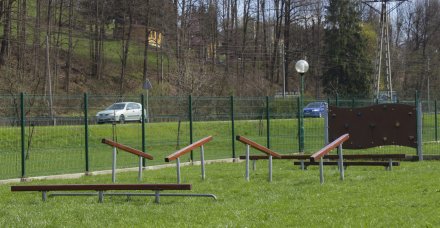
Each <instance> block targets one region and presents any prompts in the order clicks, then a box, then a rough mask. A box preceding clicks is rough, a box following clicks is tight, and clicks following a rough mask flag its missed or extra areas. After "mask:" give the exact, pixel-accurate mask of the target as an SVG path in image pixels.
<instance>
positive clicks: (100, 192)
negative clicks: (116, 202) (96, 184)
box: [98, 191, 104, 203]
mask: <svg viewBox="0 0 440 228" xmlns="http://www.w3.org/2000/svg"><path fill="white" fill-rule="evenodd" d="M98 202H99V203H102V202H104V191H98Z"/></svg>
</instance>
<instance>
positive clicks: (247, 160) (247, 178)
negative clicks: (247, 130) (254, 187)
mask: <svg viewBox="0 0 440 228" xmlns="http://www.w3.org/2000/svg"><path fill="white" fill-rule="evenodd" d="M245 178H246V180H247V181H249V145H247V144H246V177H245Z"/></svg>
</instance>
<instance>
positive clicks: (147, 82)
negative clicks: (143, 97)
mask: <svg viewBox="0 0 440 228" xmlns="http://www.w3.org/2000/svg"><path fill="white" fill-rule="evenodd" d="M152 88H153V86H152V85H151V82H150V80H148V79H145V82H144V84H143V85H142V89H144V90H146V91H147V111H146V118H147V123H149V119H150V116H149V115H148V91H149V90H150V89H152Z"/></svg>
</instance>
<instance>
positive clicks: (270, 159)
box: [269, 155, 272, 182]
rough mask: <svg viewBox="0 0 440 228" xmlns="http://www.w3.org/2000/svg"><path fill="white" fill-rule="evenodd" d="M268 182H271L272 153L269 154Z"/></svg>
mask: <svg viewBox="0 0 440 228" xmlns="http://www.w3.org/2000/svg"><path fill="white" fill-rule="evenodd" d="M269 182H272V155H269Z"/></svg>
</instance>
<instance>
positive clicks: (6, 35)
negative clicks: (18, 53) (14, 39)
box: [0, 0, 14, 66]
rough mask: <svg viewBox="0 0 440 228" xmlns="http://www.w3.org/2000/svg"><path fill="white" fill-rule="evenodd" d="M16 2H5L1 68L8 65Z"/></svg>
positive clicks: (8, 0)
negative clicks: (12, 11)
mask: <svg viewBox="0 0 440 228" xmlns="http://www.w3.org/2000/svg"><path fill="white" fill-rule="evenodd" d="M13 2H14V0H5V8H4V10H5V13H4V14H5V19H4V23H3V39H2V41H1V48H0V66H1V65H5V64H6V59H7V55H8V52H9V44H10V40H9V39H10V33H11V10H12V4H13Z"/></svg>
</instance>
